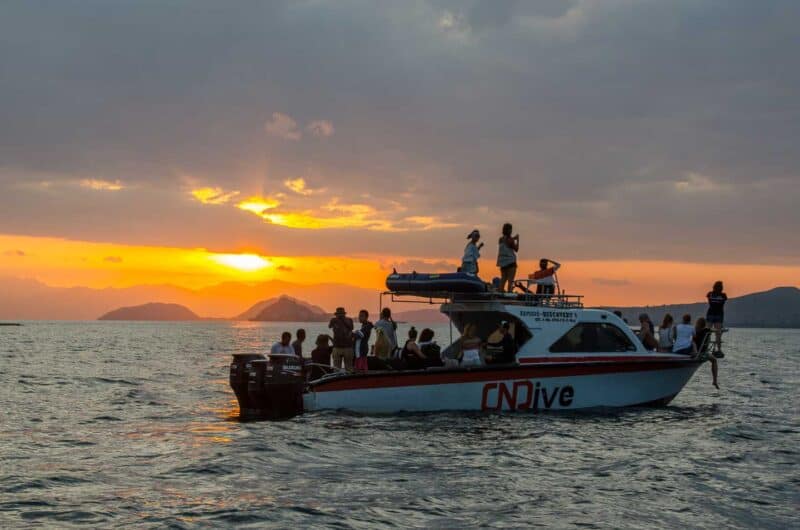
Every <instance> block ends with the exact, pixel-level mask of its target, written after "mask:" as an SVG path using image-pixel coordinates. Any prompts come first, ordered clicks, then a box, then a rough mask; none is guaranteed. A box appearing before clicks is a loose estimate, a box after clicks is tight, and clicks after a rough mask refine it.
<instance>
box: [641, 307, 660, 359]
mask: <svg viewBox="0 0 800 530" xmlns="http://www.w3.org/2000/svg"><path fill="white" fill-rule="evenodd" d="M639 324H640V328H639V340H640V341H642V345H643V346H644V347H645V349H646V350H650V351H655V350H658V341H657V340H656V337H655V334H654V333H653V322H652V321H651V320H650V316H649V315H648V314H647V313H642V314H641V315H639Z"/></svg>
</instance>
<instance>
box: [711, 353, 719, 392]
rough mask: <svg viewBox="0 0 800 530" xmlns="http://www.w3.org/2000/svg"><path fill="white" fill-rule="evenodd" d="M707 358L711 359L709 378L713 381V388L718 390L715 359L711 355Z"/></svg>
mask: <svg viewBox="0 0 800 530" xmlns="http://www.w3.org/2000/svg"><path fill="white" fill-rule="evenodd" d="M709 359H710V361H711V378H712V381H713V385H714V388H716V389H717V390H719V382H718V381H717V360H716V359H715V358H714V356H713V355H712V356H710V357H709Z"/></svg>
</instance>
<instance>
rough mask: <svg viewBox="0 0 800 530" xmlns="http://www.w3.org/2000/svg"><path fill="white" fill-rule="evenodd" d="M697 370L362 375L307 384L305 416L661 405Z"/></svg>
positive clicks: (633, 367)
mask: <svg viewBox="0 0 800 530" xmlns="http://www.w3.org/2000/svg"><path fill="white" fill-rule="evenodd" d="M699 365H700V363H698V362H695V361H688V360H686V361H679V362H652V361H651V362H638V363H632V362H627V363H597V362H592V363H585V362H583V363H575V364H561V363H558V364H547V365H540V366H519V367H513V368H506V369H486V368H477V369H472V370H469V369H462V370H455V371H447V370H428V371H422V372H415V373H404V374H367V375H355V376H349V377H345V378H335V379H333V380H330V381H320V382H318V383H316V384H313V385H312V387H311V390H310V391H309V392H307V393H306V394H305V395H304V400H303V401H304V404H303V408H304V410H306V411H313V410H323V409H345V410H350V411H354V412H362V413H394V412H402V411H409V412H425V411H445V410H453V411H480V410H497V411H500V410H503V411H511V410H515V411H542V410H564V409H567V410H579V409H587V408H598V407H627V406H635V405H645V404H661V405H664V404H666V403H668V402H669V401H670V400H672V399H673V398H674V397H675V396H676V395H677V394H678V393H679V392H680V391H681V389H682V388H683V387H684V385H686V383H687V382H688V381H689V379H690V378H691V377H692V375H693V374H694V372H695V371H696V370H697V368H698V366H699Z"/></svg>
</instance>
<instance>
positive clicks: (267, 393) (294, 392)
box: [239, 360, 305, 420]
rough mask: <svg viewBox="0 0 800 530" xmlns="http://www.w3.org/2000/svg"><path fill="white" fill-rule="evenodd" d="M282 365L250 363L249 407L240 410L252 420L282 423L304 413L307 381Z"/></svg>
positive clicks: (245, 416)
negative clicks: (285, 369)
mask: <svg viewBox="0 0 800 530" xmlns="http://www.w3.org/2000/svg"><path fill="white" fill-rule="evenodd" d="M282 368H283V367H282V363H276V364H273V363H270V362H268V361H266V360H255V361H251V362H250V371H249V377H248V381H247V396H248V401H247V404H248V406H247V407H246V408H241V407H240V409H239V412H240V415H241V417H243V418H248V419H255V418H261V419H268V420H282V419H288V418H291V417H294V416H297V415H298V414H302V413H303V390H304V388H305V381H304V379H303V377H302V375H301V374H295V373H291V372H286V371H283V369H282Z"/></svg>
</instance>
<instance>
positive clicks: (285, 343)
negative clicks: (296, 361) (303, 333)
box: [269, 331, 295, 356]
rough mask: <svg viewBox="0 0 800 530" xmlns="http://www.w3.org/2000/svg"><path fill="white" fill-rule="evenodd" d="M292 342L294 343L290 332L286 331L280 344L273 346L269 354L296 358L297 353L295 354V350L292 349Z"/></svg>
mask: <svg viewBox="0 0 800 530" xmlns="http://www.w3.org/2000/svg"><path fill="white" fill-rule="evenodd" d="M291 341H292V334H291V333H289V332H288V331H284V332H283V334H282V335H281V340H280V342H276V343H275V344H273V345H272V349H270V351H269V354H270V355H280V356H286V355H292V356H294V355H295V353H294V348H292V345H291V344H290V342H291Z"/></svg>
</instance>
